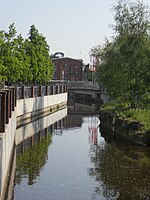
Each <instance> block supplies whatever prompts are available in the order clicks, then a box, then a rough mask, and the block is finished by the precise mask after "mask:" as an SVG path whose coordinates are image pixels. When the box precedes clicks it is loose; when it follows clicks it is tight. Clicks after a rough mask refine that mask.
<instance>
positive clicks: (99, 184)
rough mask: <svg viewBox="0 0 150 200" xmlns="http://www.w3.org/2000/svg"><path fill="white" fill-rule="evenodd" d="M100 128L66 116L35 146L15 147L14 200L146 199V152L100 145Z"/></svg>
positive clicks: (149, 161) (149, 183)
mask: <svg viewBox="0 0 150 200" xmlns="http://www.w3.org/2000/svg"><path fill="white" fill-rule="evenodd" d="M99 123H100V121H99V116H98V115H94V116H92V115H91V116H81V115H68V116H67V117H65V118H64V119H63V120H62V121H61V123H59V126H58V123H57V126H55V125H54V126H53V127H51V129H50V130H49V132H48V134H46V136H44V137H43V138H42V137H41V139H40V141H39V140H38V142H34V144H33V137H32V139H31V138H30V140H26V142H25V143H24V150H23V144H22V145H18V146H17V161H16V177H15V186H14V197H13V199H14V200H23V199H25V200H103V199H107V200H108V199H110V200H113V199H114V200H115V199H149V197H150V150H149V148H136V147H130V146H127V145H123V144H117V143H115V142H111V143H110V142H105V139H106V140H107V138H105V139H104V137H102V136H101V135H103V136H105V131H104V132H103V133H101V131H100V129H99ZM107 134H108V133H107ZM41 135H42V134H41ZM38 137H39V135H38V133H37V134H36V135H35V136H34V140H35V138H38ZM31 143H32V145H31ZM25 147H26V148H25Z"/></svg>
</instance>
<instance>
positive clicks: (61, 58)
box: [51, 57, 83, 63]
mask: <svg viewBox="0 0 150 200" xmlns="http://www.w3.org/2000/svg"><path fill="white" fill-rule="evenodd" d="M63 59H70V60H75V61H79V62H82V63H83V60H82V59H75V58H69V57H60V58H51V60H52V61H53V60H63Z"/></svg>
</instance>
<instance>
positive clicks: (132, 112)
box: [102, 103, 150, 132]
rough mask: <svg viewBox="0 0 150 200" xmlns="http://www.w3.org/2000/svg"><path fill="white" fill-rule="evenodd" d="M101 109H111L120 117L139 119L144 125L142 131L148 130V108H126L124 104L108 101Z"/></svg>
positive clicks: (149, 116)
mask: <svg viewBox="0 0 150 200" xmlns="http://www.w3.org/2000/svg"><path fill="white" fill-rule="evenodd" d="M102 110H113V111H114V113H115V114H116V115H118V116H119V117H121V118H124V119H129V120H136V121H139V122H140V123H141V124H142V125H143V126H144V132H150V109H131V108H130V109H127V106H126V105H121V104H116V103H109V104H104V105H103V106H102Z"/></svg>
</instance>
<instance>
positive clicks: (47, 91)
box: [46, 85, 49, 96]
mask: <svg viewBox="0 0 150 200" xmlns="http://www.w3.org/2000/svg"><path fill="white" fill-rule="evenodd" d="M48 95H49V90H48V85H46V96H48Z"/></svg>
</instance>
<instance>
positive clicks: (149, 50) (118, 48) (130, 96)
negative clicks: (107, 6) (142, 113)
mask: <svg viewBox="0 0 150 200" xmlns="http://www.w3.org/2000/svg"><path fill="white" fill-rule="evenodd" d="M113 9H114V11H115V16H114V20H115V22H116V24H115V25H114V26H112V27H113V29H114V31H115V35H114V37H112V41H109V40H106V42H105V45H104V46H103V47H100V46H98V47H97V49H96V51H95V49H94V48H93V50H94V51H95V52H96V55H97V56H99V58H100V60H101V62H100V65H99V70H98V71H99V73H97V74H99V76H100V78H99V80H100V81H101V82H102V83H103V84H104V85H105V86H106V87H107V89H108V91H109V93H110V95H111V96H112V97H113V98H115V99H116V100H117V101H118V102H122V103H128V105H129V106H131V107H132V108H136V107H144V106H146V105H148V104H150V79H149V77H150V70H149V69H150V56H149V55H150V34H149V30H150V21H149V12H148V10H147V7H145V6H144V4H143V3H142V2H140V1H137V2H129V1H126V0H121V1H119V2H118V3H117V4H116V5H115V6H114V7H113Z"/></svg>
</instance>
